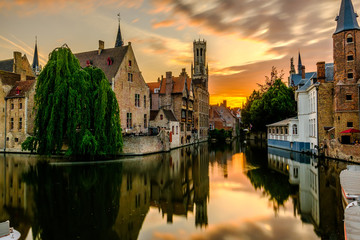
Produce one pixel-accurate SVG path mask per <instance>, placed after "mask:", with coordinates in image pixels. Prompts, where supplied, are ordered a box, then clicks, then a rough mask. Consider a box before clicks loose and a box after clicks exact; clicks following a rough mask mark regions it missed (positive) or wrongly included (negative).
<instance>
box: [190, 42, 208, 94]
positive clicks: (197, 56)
mask: <svg viewBox="0 0 360 240" xmlns="http://www.w3.org/2000/svg"><path fill="white" fill-rule="evenodd" d="M193 50H194V63H193V65H192V66H191V75H192V79H193V81H194V84H195V85H202V87H204V88H206V89H207V88H208V66H207V63H206V41H205V40H200V39H199V40H198V41H194V42H193Z"/></svg>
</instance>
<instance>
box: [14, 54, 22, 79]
mask: <svg viewBox="0 0 360 240" xmlns="http://www.w3.org/2000/svg"><path fill="white" fill-rule="evenodd" d="M13 72H14V73H17V74H22V58H21V52H14V66H13Z"/></svg>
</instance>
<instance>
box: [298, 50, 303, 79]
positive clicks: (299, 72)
mask: <svg viewBox="0 0 360 240" xmlns="http://www.w3.org/2000/svg"><path fill="white" fill-rule="evenodd" d="M301 68H302V63H301V55H300V51H299V60H298V74H301V71H302V70H301Z"/></svg>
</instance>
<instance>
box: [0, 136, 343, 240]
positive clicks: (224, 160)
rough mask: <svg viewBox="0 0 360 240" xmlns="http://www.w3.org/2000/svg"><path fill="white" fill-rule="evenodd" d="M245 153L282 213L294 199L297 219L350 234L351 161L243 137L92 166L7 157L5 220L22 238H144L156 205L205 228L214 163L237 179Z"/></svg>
mask: <svg viewBox="0 0 360 240" xmlns="http://www.w3.org/2000/svg"><path fill="white" fill-rule="evenodd" d="M239 152H242V153H243V154H244V161H243V162H242V166H241V169H244V172H243V174H245V176H246V177H247V178H248V179H249V180H250V182H251V185H252V186H253V187H254V188H255V189H257V190H256V191H261V192H262V195H263V196H265V197H266V198H268V200H269V202H270V203H272V206H273V209H274V213H275V215H276V214H277V213H278V212H279V210H280V209H281V208H282V207H283V206H284V205H285V203H286V202H287V201H292V203H293V204H292V206H293V214H294V216H295V217H297V216H299V217H300V218H301V220H302V221H303V222H304V223H307V224H312V225H313V226H314V231H315V232H316V234H317V235H318V236H319V237H321V238H322V239H343V236H344V235H343V228H342V226H343V222H342V220H343V209H342V205H341V195H340V184H339V173H340V171H341V170H342V169H345V168H346V164H345V163H342V162H337V161H333V160H317V159H314V158H311V157H310V156H306V155H302V154H295V153H290V152H286V151H281V150H278V149H271V148H269V149H268V151H266V148H265V149H264V146H261V145H260V146H259V145H256V144H251V143H250V144H249V143H248V144H246V145H240V144H238V143H237V142H234V143H233V144H231V145H223V146H217V147H215V146H210V145H208V144H201V145H199V146H191V147H186V148H181V149H177V150H175V151H171V152H170V153H165V154H157V155H149V156H144V157H135V158H131V159H129V158H128V159H124V160H116V161H110V162H100V163H92V164H91V163H90V164H71V163H56V161H54V160H53V159H46V160H45V161H39V159H37V157H29V156H27V155H7V156H6V157H5V156H1V157H0V171H1V172H2V173H3V175H1V178H0V191H1V199H0V204H1V205H0V207H1V210H0V221H4V220H7V219H10V221H11V225H12V226H14V227H15V228H16V229H17V230H19V231H20V232H21V233H22V239H137V238H138V237H139V233H140V230H141V229H142V227H143V225H144V221H145V218H146V216H147V215H148V214H149V211H150V209H157V210H158V211H159V212H160V213H161V215H162V216H163V220H164V223H166V222H167V223H170V224H171V223H172V222H173V221H174V217H175V216H178V217H180V218H183V217H184V218H185V217H186V218H187V219H188V221H189V220H190V221H194V222H193V223H192V224H193V225H192V226H195V227H196V228H199V229H200V228H205V227H206V226H207V225H208V222H209V220H208V204H209V198H210V192H209V189H210V186H209V185H210V183H209V181H210V180H209V168H210V169H212V168H213V166H220V168H219V169H220V170H221V171H222V172H221V174H222V175H223V177H224V179H226V178H228V177H231V176H229V175H228V174H229V173H232V171H229V170H230V168H229V169H228V167H231V166H228V163H230V162H231V159H232V157H233V156H234V154H236V153H239ZM216 169H217V168H216ZM156 212H157V211H156ZM189 214H190V215H191V217H188V216H189ZM160 220H161V219H160Z"/></svg>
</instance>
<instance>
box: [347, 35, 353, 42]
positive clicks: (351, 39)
mask: <svg viewBox="0 0 360 240" xmlns="http://www.w3.org/2000/svg"><path fill="white" fill-rule="evenodd" d="M346 42H347V43H353V42H354V38H353V36H352V35H351V34H349V35H347V37H346Z"/></svg>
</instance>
